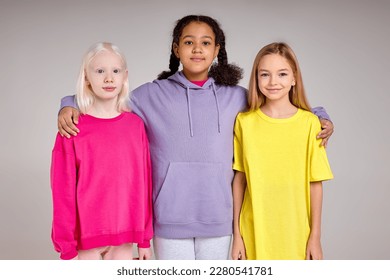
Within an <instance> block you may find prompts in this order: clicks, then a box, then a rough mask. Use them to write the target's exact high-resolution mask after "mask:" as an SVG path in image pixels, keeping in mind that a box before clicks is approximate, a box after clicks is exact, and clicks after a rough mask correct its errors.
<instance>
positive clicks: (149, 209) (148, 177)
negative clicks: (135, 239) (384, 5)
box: [138, 126, 153, 248]
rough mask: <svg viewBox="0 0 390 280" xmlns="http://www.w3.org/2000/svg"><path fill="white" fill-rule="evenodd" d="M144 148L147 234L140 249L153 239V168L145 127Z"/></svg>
mask: <svg viewBox="0 0 390 280" xmlns="http://www.w3.org/2000/svg"><path fill="white" fill-rule="evenodd" d="M142 136H143V137H142V138H143V146H144V182H145V186H144V187H145V188H146V191H145V192H144V193H145V197H144V200H145V216H144V217H145V221H144V222H145V234H144V241H143V242H141V243H138V247H139V248H149V247H150V240H151V239H152V238H153V206H152V167H151V160H150V151H149V141H148V138H147V135H146V131H145V128H144V126H143V131H142Z"/></svg>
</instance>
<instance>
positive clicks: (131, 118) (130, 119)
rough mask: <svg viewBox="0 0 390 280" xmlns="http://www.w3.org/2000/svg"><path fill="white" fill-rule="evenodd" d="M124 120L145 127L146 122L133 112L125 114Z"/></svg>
mask: <svg viewBox="0 0 390 280" xmlns="http://www.w3.org/2000/svg"><path fill="white" fill-rule="evenodd" d="M123 120H124V121H126V122H128V123H133V124H136V125H141V126H144V121H143V120H142V119H141V117H139V116H138V115H136V114H135V113H133V112H123Z"/></svg>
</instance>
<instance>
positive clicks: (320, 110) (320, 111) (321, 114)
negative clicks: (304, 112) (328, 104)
mask: <svg viewBox="0 0 390 280" xmlns="http://www.w3.org/2000/svg"><path fill="white" fill-rule="evenodd" d="M311 111H312V113H313V114H314V115H316V116H317V117H318V118H319V119H325V120H328V121H331V119H330V117H329V115H328V113H327V112H326V110H325V108H324V107H314V108H312V109H311Z"/></svg>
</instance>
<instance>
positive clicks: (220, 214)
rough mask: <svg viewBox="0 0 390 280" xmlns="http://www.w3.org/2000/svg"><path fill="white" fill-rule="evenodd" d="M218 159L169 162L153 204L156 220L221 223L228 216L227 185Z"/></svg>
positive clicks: (230, 206) (228, 194) (229, 210)
mask: <svg viewBox="0 0 390 280" xmlns="http://www.w3.org/2000/svg"><path fill="white" fill-rule="evenodd" d="M225 177H226V172H224V170H223V165H222V164H221V163H203V162H171V163H170V164H169V168H168V172H167V175H166V177H165V181H164V183H163V185H162V187H161V190H160V193H159V194H158V196H157V198H156V201H155V204H154V213H155V216H156V219H157V221H158V222H160V223H168V224H169V223H170V224H188V223H196V222H201V223H223V222H226V221H229V220H231V218H232V203H231V200H232V193H231V185H230V184H228V183H227V182H226V179H225Z"/></svg>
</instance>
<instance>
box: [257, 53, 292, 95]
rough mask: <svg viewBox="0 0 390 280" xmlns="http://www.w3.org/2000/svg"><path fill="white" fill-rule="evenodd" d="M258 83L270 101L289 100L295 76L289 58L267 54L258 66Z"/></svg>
mask: <svg viewBox="0 0 390 280" xmlns="http://www.w3.org/2000/svg"><path fill="white" fill-rule="evenodd" d="M258 85H259V89H260V91H261V93H262V94H264V95H265V97H266V99H267V100H268V101H277V100H283V101H288V100H289V92H290V89H291V87H292V86H294V85H295V78H294V73H293V70H292V68H291V66H290V64H289V63H288V61H287V59H285V58H284V57H282V56H281V55H278V54H268V55H265V56H264V57H263V58H262V59H261V60H260V62H259V66H258Z"/></svg>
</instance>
